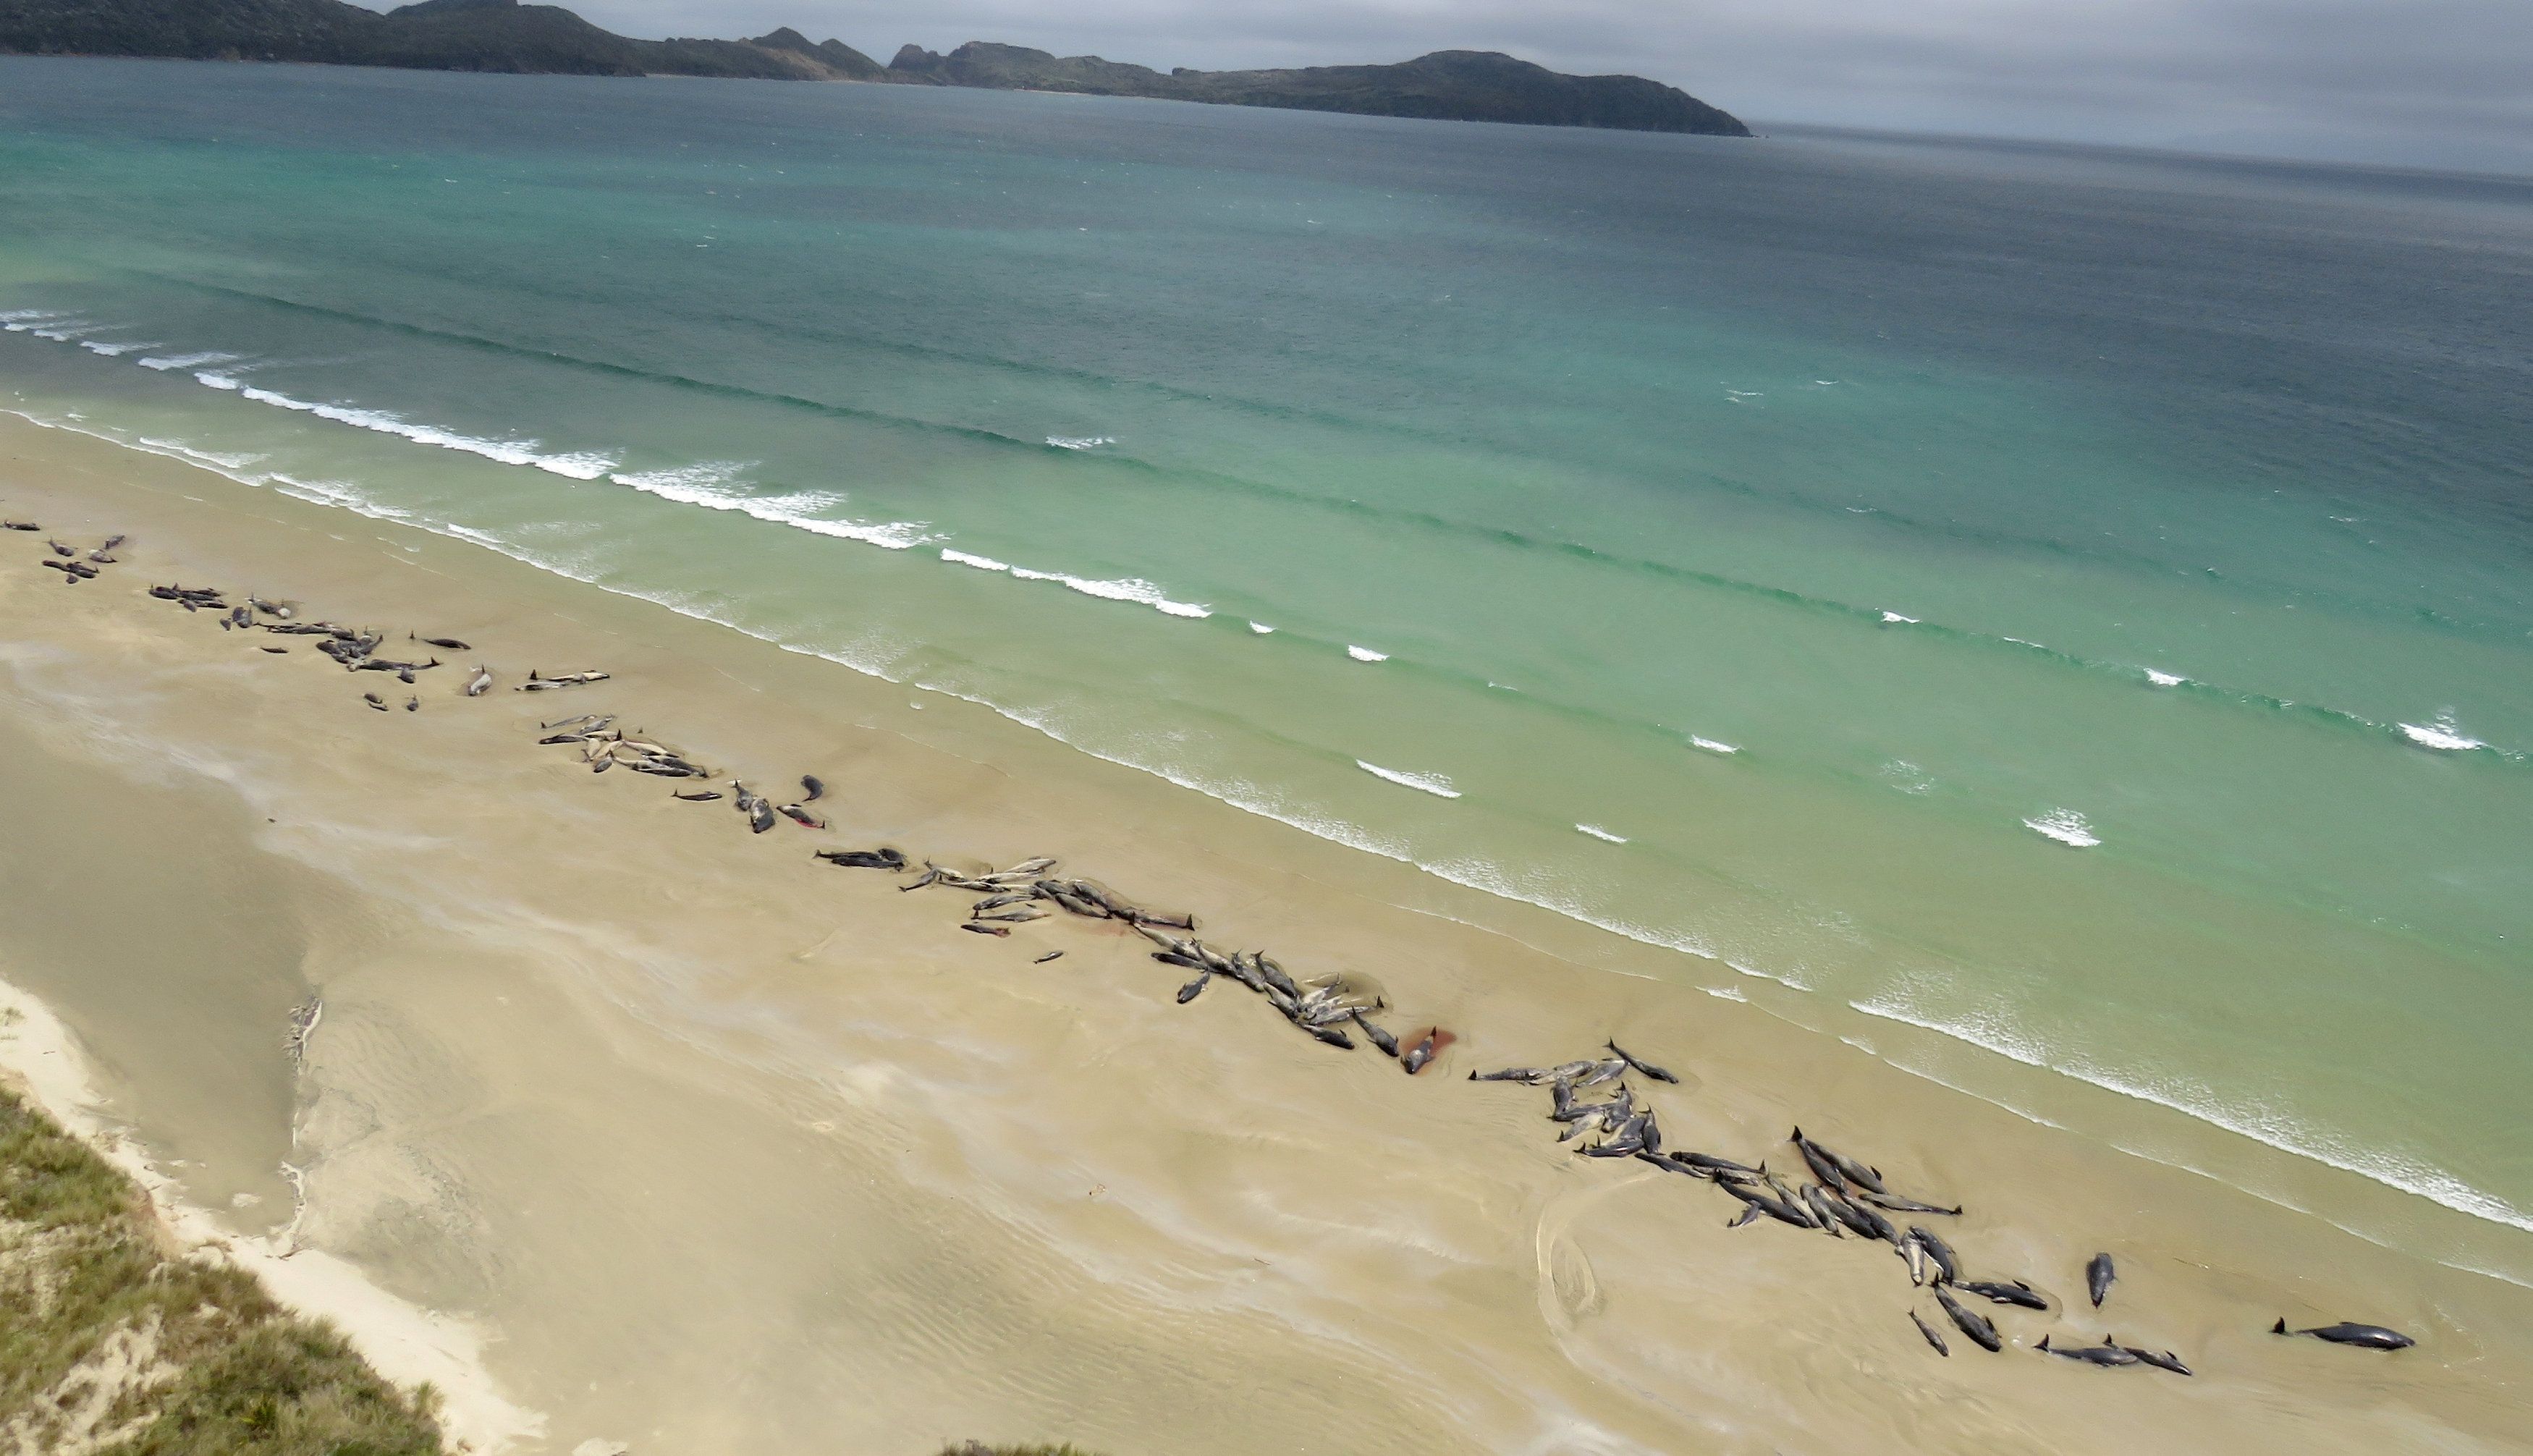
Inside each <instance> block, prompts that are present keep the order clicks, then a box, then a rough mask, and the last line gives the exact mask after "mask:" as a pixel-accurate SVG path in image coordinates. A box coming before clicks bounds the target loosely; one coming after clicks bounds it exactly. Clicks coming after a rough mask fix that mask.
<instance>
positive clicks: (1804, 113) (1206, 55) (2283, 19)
mask: <svg viewBox="0 0 2533 1456" xmlns="http://www.w3.org/2000/svg"><path fill="white" fill-rule="evenodd" d="M577 8H578V9H579V10H580V11H581V13H582V14H584V15H586V16H588V17H589V18H590V19H591V20H593V21H596V22H598V23H599V24H601V25H605V26H609V27H611V28H614V29H621V30H624V31H627V32H628V33H633V34H643V35H663V34H671V33H677V34H717V35H737V34H757V33H762V32H763V31H765V30H768V29H773V28H774V27H776V26H778V25H789V26H793V27H795V28H796V29H801V30H804V31H806V32H808V33H809V35H810V36H811V37H812V38H813V39H824V38H825V37H827V36H829V35H835V36H837V37H839V38H841V39H843V40H844V41H846V42H847V43H848V44H851V45H854V46H857V47H859V48H861V49H863V50H867V51H869V52H871V53H872V54H873V55H875V56H876V57H878V58H879V59H880V60H882V61H885V60H887V59H888V57H889V56H890V55H891V54H892V53H894V52H895V50H896V49H897V47H898V46H899V45H900V44H902V43H905V42H907V41H913V42H915V43H918V44H921V45H925V46H929V47H931V48H934V49H944V48H947V47H949V46H951V45H955V44H957V43H958V42H960V41H962V40H972V39H991V40H1007V41H1011V42H1013V43H1015V44H1022V45H1036V46H1042V47H1044V48H1046V49H1049V50H1055V51H1058V52H1063V53H1068V54H1079V53H1085V52H1095V53H1097V54H1100V55H1105V56H1108V57H1110V58H1111V59H1115V60H1128V61H1140V62H1142V63H1144V64H1146V65H1153V66H1162V67H1167V66H1173V65H1183V66H1201V67H1208V68H1212V67H1227V66H1294V65H1311V64H1320V63H1330V62H1344V61H1369V60H1401V59H1405V58H1406V57H1408V56H1412V55H1416V54H1420V53H1422V52H1424V51H1427V50H1434V49H1440V48H1443V47H1446V46H1460V47H1472V48H1479V49H1493V50H1508V51H1511V52H1514V53H1515V54H1518V55H1522V56H1526V57H1528V58H1530V59H1532V60H1536V61H1539V62H1541V63H1542V64H1545V65H1550V66H1555V67H1557V68H1558V69H1560V70H1568V71H1583V72H1606V71H1624V72H1632V73H1635V74H1638V75H1645V76H1651V77H1654V78H1656V79H1658V80H1662V81H1667V82H1670V83H1672V84H1674V85H1677V86H1679V87H1683V88H1684V89H1687V90H1689V91H1691V92H1693V93H1695V94H1697V95H1699V96H1701V97H1704V98H1705V99H1707V100H1709V101H1712V102H1714V103H1716V104H1717V105H1720V106H1723V107H1725V108H1727V109H1729V110H1732V111H1734V112H1736V113H1738V114H1739V115H1740V116H1742V117H1744V118H1746V119H1749V120H1751V121H1753V122H1754V123H1767V122H1780V123H1815V124H1830V125H1839V126H1853V127H1874V128H1887V129H1892V130H1923V131H1946V132H1962V133H1973V134H1982V135H1996V136H2021V137H2035V138H2046V139H2053V140H2070V141H2100V142H2113V143H2125V144H2133V145H2150V146H2151V145H2167V144H2180V145H2198V146H2209V147H2211V148H2213V149H2239V150H2252V151H2263V152H2274V153H2279V154H2287V155H2308V156H2323V157H2338V158H2346V159H2352V160H2364V161H2380V162H2399V163H2413V164H2420V165H2448V166H2461V167H2494V168H2503V169H2507V170H2526V171H2533V86H2528V85H2527V83H2526V82H2525V80H2524V78H2525V77H2526V76H2528V75H2533V3H2528V0H1916V3H1903V0H1692V3H1678V0H1569V3H1564V4H1559V5H1555V6H1542V5H1537V4H1524V3H1516V0H1355V3H1344V0H1258V3H1252V4H1244V5H1238V6H1222V5H1218V4H1208V3H1204V0H1071V3H1068V4H1064V5H1050V4H1046V3H1043V0H933V3H912V0H587V3H584V4H581V5H579V6H578V7H577Z"/></svg>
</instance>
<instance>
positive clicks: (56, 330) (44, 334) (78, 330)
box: [29, 319, 113, 344]
mask: <svg viewBox="0 0 2533 1456" xmlns="http://www.w3.org/2000/svg"><path fill="white" fill-rule="evenodd" d="M112 326H113V325H112V324H107V323H90V322H89V321H88V320H85V319H79V320H72V321H71V322H68V323H62V324H56V325H54V326H53V327H50V328H34V329H30V330H29V332H31V333H33V334H34V336H35V337H37V338H39V339H51V340H52V341H53V342H54V343H57V344H67V343H69V342H70V341H71V340H73V339H78V338H86V337H87V336H88V335H89V334H92V333H94V332H96V331H97V330H98V329H100V328H110V327H112Z"/></svg>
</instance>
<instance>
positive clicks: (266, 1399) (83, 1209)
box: [0, 1089, 442, 1456]
mask: <svg viewBox="0 0 2533 1456" xmlns="http://www.w3.org/2000/svg"><path fill="white" fill-rule="evenodd" d="M432 1407H433V1398H432V1396H431V1394H430V1392H428V1391H418V1392H412V1393H408V1392H405V1391H401V1390H398V1389H397V1388H395V1387H394V1386H393V1385H390V1384H388V1383H387V1382H386V1381H385V1380H383V1379H381V1378H380V1377H379V1375H378V1373H377V1372H376V1371H374V1370H372V1369H370V1368H369V1366H368V1365H367V1364H365V1363H364V1362H363V1361H362V1360H361V1358H360V1356H359V1355H358V1354H357V1353H355V1352H354V1351H353V1349H352V1347H351V1346H350V1345H349V1344H348V1343H346V1342H345V1340H344V1339H343V1337H342V1336H341V1335H340V1334H338V1333H336V1332H335V1331H334V1330H333V1329H332V1328H331V1327H330V1326H328V1325H326V1324H324V1322H322V1321H319V1320H311V1319H305V1318H301V1317H300V1316H298V1315H295V1314H292V1313H290V1312H289V1311H288V1310H284V1309H282V1308H281V1307H280V1306H279V1305H277V1304H275V1303H274V1302H273V1300H272V1298H271V1296H269V1295H267V1294H266V1293H265V1290H264V1287H263V1286H262V1285H261V1284H258V1283H257V1282H256V1280H255V1278H254V1276H252V1275H250V1274H248V1273H246V1272H245V1271H243V1270H240V1269H236V1268H232V1267H229V1266H227V1265H225V1264H217V1263H212V1262H208V1261H206V1260H203V1259H197V1258H190V1257H186V1256H184V1255H183V1254H182V1253H181V1252H178V1251H175V1250H173V1249H171V1248H170V1247H169V1246H168V1243H167V1240H166V1235H165V1231H164V1229H163V1228H162V1227H161V1226H160V1224H159V1223H158V1221H157V1219H156V1218H155V1216H154V1215H153V1214H152V1213H151V1211H150V1209H149V1206H148V1203H147V1198H146V1197H145V1196H144V1195H143V1194H142V1192H141V1190H140V1189H139V1188H137V1187H135V1186H134V1185H133V1183H132V1182H131V1180H129V1179H127V1178H125V1177H124V1176H123V1174H122V1173H121V1172H119V1171H118V1170H116V1169H115V1168H114V1166H113V1165H112V1164H109V1163H107V1162H106V1161H105V1160H104V1159H103V1158H101V1157H99V1156H98V1155H97V1154H96V1152H95V1151H94V1150H93V1149H91V1148H89V1147H88V1144H87V1143H85V1142H82V1141H81V1140H80V1139H78V1138H76V1137H73V1136H70V1135H68V1134H66V1133H64V1132H63V1131H62V1130H61V1128H60V1127H59V1126H58V1125H56V1124H55V1123H54V1122H53V1121H52V1119H50V1118H48V1117H46V1116H45V1115H44V1114H43V1113H42V1112H40V1111H38V1110H36V1109H34V1108H32V1107H30V1106H29V1105H28V1104H27V1103H26V1102H25V1101H24V1100H22V1099H21V1098H19V1097H18V1096H16V1095H14V1094H13V1093H11V1092H9V1091H8V1090H6V1089H0V1446H6V1447H9V1448H12V1449H21V1450H28V1449H31V1450H46V1449H52V1448H54V1447H57V1446H68V1445H78V1446H82V1447H85V1448H87V1449H88V1450H91V1451H93V1452H95V1453H96V1456H246V1453H249V1452H252V1453H254V1456H439V1453H440V1452H441V1449H442V1447H441V1437H440V1427H439V1425H438V1423H437V1422H435V1421H434V1420H433V1419H432Z"/></svg>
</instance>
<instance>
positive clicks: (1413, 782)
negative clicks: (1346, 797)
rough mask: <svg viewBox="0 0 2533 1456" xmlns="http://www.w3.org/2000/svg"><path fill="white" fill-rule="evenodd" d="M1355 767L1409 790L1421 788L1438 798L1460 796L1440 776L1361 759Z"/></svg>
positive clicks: (1458, 791) (1356, 762)
mask: <svg viewBox="0 0 2533 1456" xmlns="http://www.w3.org/2000/svg"><path fill="white" fill-rule="evenodd" d="M1354 766H1355V767H1356V768H1358V769H1361V770H1363V771H1364V772H1365V773H1367V774H1370V775H1371V776H1373V777H1374V778H1376V779H1386V780H1388V781H1389V782H1390V783H1392V784H1403V785H1405V786H1408V787H1409V788H1421V789H1423V790H1425V791H1426V792H1427V793H1430V794H1433V795H1434V796H1435V797H1437V798H1458V797H1459V796H1460V790H1458V789H1456V788H1453V787H1452V786H1451V781H1450V780H1448V779H1445V778H1443V776H1442V775H1440V774H1410V773H1408V772H1406V771H1405V770H1403V769H1384V768H1383V767H1382V766H1381V765H1379V764H1377V763H1366V762H1364V761H1363V760H1362V759H1359V758H1358V759H1356V760H1355V761H1354Z"/></svg>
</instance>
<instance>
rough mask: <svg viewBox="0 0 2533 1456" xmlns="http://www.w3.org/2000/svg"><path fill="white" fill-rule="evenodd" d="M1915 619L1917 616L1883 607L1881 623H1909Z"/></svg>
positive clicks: (1887, 625) (1893, 624)
mask: <svg viewBox="0 0 2533 1456" xmlns="http://www.w3.org/2000/svg"><path fill="white" fill-rule="evenodd" d="M1916 620H1917V618H1915V617H1914V616H1903V615H1901V614H1900V613H1899V612H1892V611H1890V610H1888V609H1885V610H1884V611H1883V613H1882V624H1883V625H1884V626H1886V627H1890V626H1900V625H1902V624H1904V623H1911V622H1914V621H1916Z"/></svg>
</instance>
